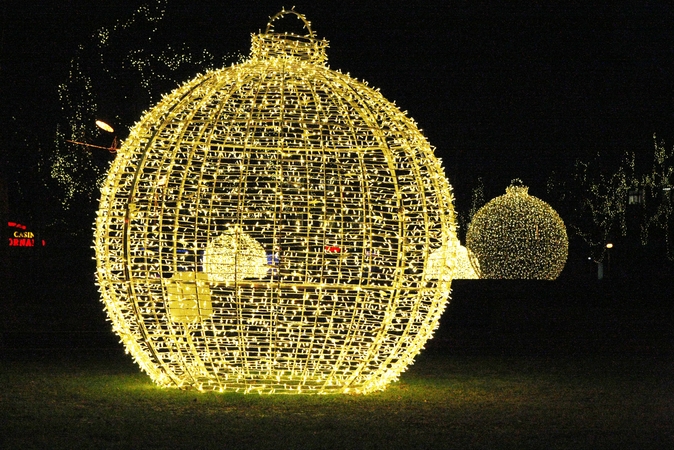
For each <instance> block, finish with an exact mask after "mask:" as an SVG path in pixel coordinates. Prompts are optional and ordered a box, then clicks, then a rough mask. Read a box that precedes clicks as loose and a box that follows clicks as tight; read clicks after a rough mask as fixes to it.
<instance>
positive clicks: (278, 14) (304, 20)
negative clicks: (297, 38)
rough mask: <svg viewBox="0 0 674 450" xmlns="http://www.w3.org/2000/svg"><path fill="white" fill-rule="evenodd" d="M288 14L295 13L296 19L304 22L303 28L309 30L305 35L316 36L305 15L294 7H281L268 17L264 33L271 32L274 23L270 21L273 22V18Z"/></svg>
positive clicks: (276, 18)
mask: <svg viewBox="0 0 674 450" xmlns="http://www.w3.org/2000/svg"><path fill="white" fill-rule="evenodd" d="M288 14H295V16H297V18H298V19H300V20H301V21H302V22H304V28H306V29H307V31H308V32H309V34H308V35H307V37H309V38H315V37H316V34H315V33H314V31H313V30H312V29H311V23H310V22H309V21H308V20H307V18H306V17H304V15H302V14H300V13H298V12H297V11H295V10H294V9H282V10H281V11H280V12H278V13H276V14H275V15H274V16H273V17H272V18H271V19H269V22H268V23H267V29H266V30H265V34H269V33H273V28H274V24H273V23H272V22H274V21H275V20H278V19H280V18H282V17H283V16H285V15H288Z"/></svg>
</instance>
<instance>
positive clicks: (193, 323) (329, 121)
mask: <svg viewBox="0 0 674 450" xmlns="http://www.w3.org/2000/svg"><path fill="white" fill-rule="evenodd" d="M279 41H280V42H279ZM295 42H296V41H294V40H293V41H287V40H286V39H284V38H283V37H282V36H278V35H269V34H267V35H262V36H261V37H260V39H257V40H256V39H255V38H254V39H253V51H252V57H251V59H250V60H248V61H247V62H245V63H242V64H239V65H234V66H232V67H230V68H226V69H222V70H219V71H213V72H209V73H207V74H205V75H203V76H199V77H197V78H195V79H194V80H192V81H190V82H188V83H186V84H185V85H183V86H182V87H180V88H178V89H177V90H176V91H174V92H173V93H171V94H170V95H168V96H166V97H165V98H164V99H163V100H162V101H161V102H160V103H159V104H158V105H157V106H156V107H155V108H153V109H152V110H151V111H149V112H148V113H147V114H146V115H145V116H144V117H143V118H142V119H141V121H140V122H139V123H138V124H137V125H136V126H135V127H134V128H133V129H132V131H131V134H130V136H129V138H128V139H127V140H126V141H125V142H124V145H123V146H122V148H121V149H120V151H119V152H118V156H117V158H116V160H115V161H114V162H113V165H112V167H111V169H110V172H109V175H108V178H107V181H106V182H105V184H104V186H103V188H102V195H101V201H100V207H99V211H98V217H97V221H96V232H95V249H96V255H97V264H98V266H97V267H98V269H97V275H98V283H99V286H100V290H101V292H102V297H103V301H104V303H105V306H106V310H107V312H108V315H109V316H110V318H111V320H112V322H113V327H114V330H115V331H116V332H117V333H118V334H119V335H120V336H121V338H122V341H123V342H124V344H125V346H126V347H127V349H128V351H129V352H130V353H131V354H132V355H133V356H134V358H135V359H136V361H137V362H138V363H139V364H140V366H141V367H142V368H143V370H145V371H146V372H147V373H148V374H149V375H150V376H151V377H152V379H153V380H154V381H155V382H157V383H159V384H160V385H164V386H193V387H196V388H198V389H208V390H237V391H243V392H287V393H291V392H292V393H295V392H314V393H327V392H359V393H366V392H370V391H372V390H377V389H383V388H384V387H385V386H386V384H388V383H389V382H391V381H392V380H394V379H396V378H397V377H398V375H399V374H400V373H401V372H402V371H403V370H404V369H405V368H406V367H407V366H408V365H409V364H410V363H411V361H412V359H413V358H414V356H415V355H416V354H417V353H418V352H419V351H420V349H421V348H422V347H423V345H424V343H425V342H426V340H427V339H428V338H430V337H431V335H432V331H433V330H434V328H435V327H436V326H437V322H438V319H439V317H440V315H441V313H442V311H443V309H444V307H445V304H446V301H447V298H448V294H449V288H450V281H451V267H450V266H451V263H452V261H453V256H454V255H453V252H454V250H453V248H454V247H453V246H452V245H449V242H450V240H451V239H452V238H453V236H454V231H455V230H454V213H453V207H452V198H451V190H450V186H449V184H448V182H447V180H446V178H445V177H444V173H443V170H442V167H441V166H440V162H439V161H438V160H437V159H436V158H435V156H434V155H433V151H432V149H431V147H430V145H429V144H428V142H427V141H426V139H425V138H424V137H423V135H422V134H421V133H420V131H419V130H418V129H417V127H416V125H415V124H414V122H413V121H412V120H411V119H409V118H408V117H406V116H405V115H404V114H403V113H401V112H400V111H399V110H398V109H397V108H396V107H395V106H394V105H393V104H391V103H390V102H388V101H387V100H386V99H384V98H383V97H382V96H381V94H379V92H378V91H376V90H373V89H371V88H369V87H367V86H366V85H365V84H363V83H360V82H358V81H356V80H354V79H352V78H350V77H349V76H347V75H344V74H341V73H338V72H335V71H332V70H329V69H328V68H327V67H325V66H324V65H322V64H319V63H318V62H321V61H322V60H321V58H314V57H302V56H301V55H300V56H298V52H299V53H301V51H298V50H297V48H298V47H296V44H295ZM320 42H325V41H320ZM320 42H319V43H318V44H316V45H317V46H314V47H311V46H310V47H309V49H308V50H307V52H308V54H310V55H316V54H320V53H321V52H323V53H324V48H325V47H326V46H327V43H326V44H325V45H324V44H322V43H320ZM284 46H290V47H292V48H293V49H295V50H293V52H288V53H285V56H283V54H282V56H279V52H278V49H279V48H283V47H284ZM269 48H273V49H274V51H273V52H271V53H270V52H269ZM432 253H433V254H434V255H436V256H437V255H438V254H439V255H440V261H441V262H442V263H443V264H440V266H439V267H438V265H437V264H435V266H434V268H433V269H432V270H430V269H429V259H430V255H431V254H432ZM435 259H436V260H437V259H438V258H437V257H436V258H435Z"/></svg>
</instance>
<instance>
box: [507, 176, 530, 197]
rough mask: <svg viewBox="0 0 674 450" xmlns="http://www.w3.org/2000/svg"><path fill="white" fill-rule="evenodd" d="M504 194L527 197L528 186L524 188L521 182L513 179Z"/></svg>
mask: <svg viewBox="0 0 674 450" xmlns="http://www.w3.org/2000/svg"><path fill="white" fill-rule="evenodd" d="M506 194H511V195H529V186H525V185H524V183H522V180H520V179H519V178H515V179H514V180H512V181H511V182H510V186H508V187H507V188H506Z"/></svg>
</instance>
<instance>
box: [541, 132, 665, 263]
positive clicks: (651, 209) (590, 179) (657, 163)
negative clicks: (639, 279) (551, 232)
mask: <svg viewBox="0 0 674 450" xmlns="http://www.w3.org/2000/svg"><path fill="white" fill-rule="evenodd" d="M653 140H654V152H653V154H652V162H650V164H651V165H650V167H649V166H648V164H649V163H645V161H644V159H645V158H647V157H648V156H650V155H645V154H641V155H637V153H636V152H625V154H624V155H623V157H622V159H621V161H620V163H619V164H617V165H615V166H614V167H611V166H610V165H609V164H608V163H607V162H606V159H607V158H606V156H605V155H599V154H597V155H596V157H595V158H594V159H593V160H591V161H580V160H579V161H576V164H575V170H574V172H573V173H572V174H570V175H568V176H564V175H563V174H554V173H553V175H552V176H551V177H550V179H549V180H548V193H550V194H552V195H554V196H556V197H557V199H558V204H560V205H562V206H564V205H566V207H567V210H566V215H565V217H567V220H566V223H567V227H568V228H569V230H570V231H571V233H572V235H574V236H578V237H579V238H580V239H581V240H582V241H584V242H585V243H586V244H587V245H588V246H589V247H590V249H591V251H592V253H593V259H594V260H595V261H598V262H600V261H602V260H603V258H604V256H605V254H606V244H607V243H609V242H612V241H614V240H616V239H617V238H622V237H626V236H628V235H630V234H631V235H633V236H634V237H635V239H639V240H640V241H641V244H642V245H646V244H647V243H648V241H649V238H650V237H651V235H652V234H653V233H654V232H655V233H662V234H663V235H664V240H665V242H666V245H665V247H666V253H667V257H668V258H669V259H674V246H673V245H672V231H673V230H674V225H673V224H672V218H673V217H674V215H673V214H672V209H673V206H672V205H673V199H672V191H671V189H672V184H674V165H673V164H672V162H673V161H674V150H671V149H670V150H667V148H666V147H665V145H664V143H663V142H658V141H657V138H656V136H655V135H654V136H653ZM637 156H639V157H637ZM567 180H568V181H567ZM628 215H630V216H633V215H636V216H637V217H638V220H637V223H636V224H635V223H632V224H631V225H632V229H629V226H628V220H627V216H628ZM636 235H638V237H637V236H636Z"/></svg>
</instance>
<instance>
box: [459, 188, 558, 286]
mask: <svg viewBox="0 0 674 450" xmlns="http://www.w3.org/2000/svg"><path fill="white" fill-rule="evenodd" d="M528 191H529V188H528V187H526V186H523V185H521V182H519V180H515V181H514V182H513V184H511V185H510V187H508V188H506V193H505V195H501V196H500V197H496V198H495V199H493V200H491V201H490V202H489V203H487V204H486V205H484V206H483V207H482V208H481V209H480V210H478V212H477V213H475V215H474V216H473V218H472V220H471V223H470V225H469V227H468V232H467V233H466V246H467V247H468V249H469V250H470V252H471V257H472V258H473V261H474V267H475V270H476V272H477V273H478V274H479V276H480V278H508V279H543V280H554V279H555V278H557V277H558V276H559V274H560V273H561V272H562V269H564V266H565V264H566V258H567V255H568V250H569V241H568V238H567V235H566V227H565V226H564V222H563V221H562V219H561V218H560V217H559V214H557V212H556V211H555V210H554V209H552V207H551V206H550V205H549V204H547V203H546V202H544V201H543V200H541V199H539V198H537V197H534V196H532V195H529V192H528Z"/></svg>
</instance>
